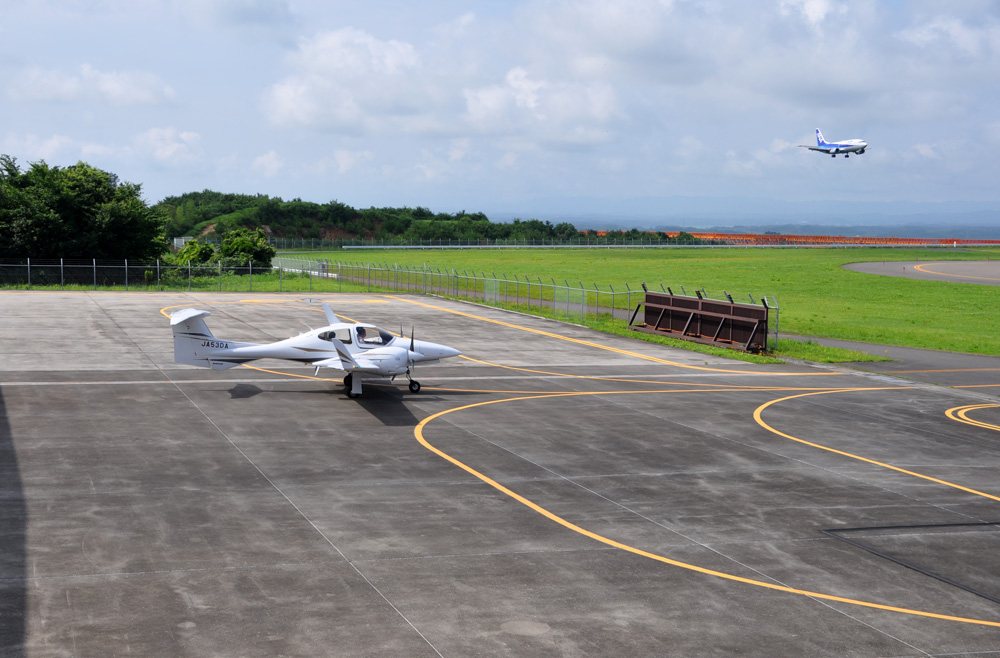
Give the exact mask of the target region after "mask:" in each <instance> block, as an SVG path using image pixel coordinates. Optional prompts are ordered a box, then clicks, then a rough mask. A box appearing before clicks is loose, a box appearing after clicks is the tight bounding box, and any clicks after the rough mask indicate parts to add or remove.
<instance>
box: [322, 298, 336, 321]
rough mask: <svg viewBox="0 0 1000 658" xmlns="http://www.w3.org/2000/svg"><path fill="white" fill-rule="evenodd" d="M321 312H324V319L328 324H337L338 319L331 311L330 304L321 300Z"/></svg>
mask: <svg viewBox="0 0 1000 658" xmlns="http://www.w3.org/2000/svg"><path fill="white" fill-rule="evenodd" d="M323 312H324V313H326V321H327V322H329V323H330V324H337V323H338V322H340V320H338V319H337V314H336V313H334V312H333V309H331V308H330V305H329V304H327V303H326V302H323Z"/></svg>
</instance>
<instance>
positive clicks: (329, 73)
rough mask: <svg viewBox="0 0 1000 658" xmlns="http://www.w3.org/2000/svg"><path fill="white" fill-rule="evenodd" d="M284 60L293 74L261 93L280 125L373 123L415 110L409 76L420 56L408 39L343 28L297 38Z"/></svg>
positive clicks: (355, 125) (361, 125)
mask: <svg viewBox="0 0 1000 658" xmlns="http://www.w3.org/2000/svg"><path fill="white" fill-rule="evenodd" d="M288 62H289V65H290V67H291V68H292V69H293V72H292V74H291V75H289V76H288V77H286V78H285V79H284V80H282V81H280V82H278V83H277V84H275V85H273V86H272V87H271V89H270V90H268V92H267V94H266V95H265V99H264V106H265V111H266V113H267V115H268V117H269V118H270V119H271V121H272V122H274V123H276V124H278V125H284V126H289V125H297V126H305V127H332V128H341V129H344V128H351V129H358V128H365V127H367V128H368V129H377V128H378V127H379V126H380V124H381V123H382V122H383V121H384V120H386V119H392V118H394V117H399V116H406V115H409V114H414V113H416V112H417V107H418V105H417V99H418V98H419V88H417V87H414V86H413V85H411V83H410V80H409V79H408V76H410V75H411V74H412V73H413V72H414V71H415V70H417V69H418V68H419V67H420V58H419V57H418V56H417V52H416V49H415V48H414V47H413V46H412V45H411V44H409V43H404V42H401V41H395V40H389V41H383V40H380V39H376V38H375V37H373V36H372V35H370V34H368V33H367V32H364V31H361V30H357V29H353V28H345V29H340V30H335V31H332V32H324V33H322V34H319V35H317V36H315V37H313V38H309V39H303V40H301V41H300V43H299V47H298V50H297V51H296V52H295V53H293V54H292V55H291V56H289V58H288Z"/></svg>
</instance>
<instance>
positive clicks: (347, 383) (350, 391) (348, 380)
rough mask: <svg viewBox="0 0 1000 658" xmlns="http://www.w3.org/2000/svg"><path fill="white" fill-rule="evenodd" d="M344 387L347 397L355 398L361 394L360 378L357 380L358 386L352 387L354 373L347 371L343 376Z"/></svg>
mask: <svg viewBox="0 0 1000 658" xmlns="http://www.w3.org/2000/svg"><path fill="white" fill-rule="evenodd" d="M344 388H346V389H347V397H349V398H356V397H360V395H361V380H358V388H357V390H355V389H354V375H353V374H352V373H347V376H346V377H344Z"/></svg>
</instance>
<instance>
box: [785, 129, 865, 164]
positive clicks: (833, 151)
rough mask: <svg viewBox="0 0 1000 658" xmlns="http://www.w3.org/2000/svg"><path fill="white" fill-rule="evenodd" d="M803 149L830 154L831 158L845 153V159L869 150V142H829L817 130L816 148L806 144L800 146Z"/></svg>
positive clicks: (852, 140)
mask: <svg viewBox="0 0 1000 658" xmlns="http://www.w3.org/2000/svg"><path fill="white" fill-rule="evenodd" d="M799 146H801V147H802V148H806V149H809V150H810V151H820V152H821V153H829V154H830V157H833V158H835V157H837V154H838V153H843V154H844V157H845V158H847V157H850V154H851V153H857V154H858V155H861V154H862V153H864V152H865V149H866V148H868V142H866V141H865V140H863V139H845V140H844V141H842V142H828V141H826V140H825V139H823V133H822V131H820V129H819V128H817V129H816V146H808V145H806V144H799Z"/></svg>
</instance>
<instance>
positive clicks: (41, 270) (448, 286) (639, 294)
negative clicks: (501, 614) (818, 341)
mask: <svg viewBox="0 0 1000 658" xmlns="http://www.w3.org/2000/svg"><path fill="white" fill-rule="evenodd" d="M0 288H6V289H46V290H52V289H55V290H126V291H143V290H150V291H186V290H189V291H204V292H211V291H217V292H287V293H295V292H310V293H335V292H419V293H427V294H430V293H433V294H438V295H444V296H447V297H452V298H455V299H465V300H469V301H475V302H479V303H486V304H491V305H495V306H502V307H506V308H514V309H518V310H524V311H528V312H530V311H531V310H532V309H544V310H546V311H548V313H550V314H552V315H554V316H555V317H561V318H565V319H566V320H582V319H591V318H593V319H600V318H602V317H608V318H611V319H618V320H623V321H625V322H628V321H629V320H630V318H631V317H632V316H633V314H634V312H635V310H636V308H637V306H638V305H640V304H641V303H643V301H644V300H645V295H646V288H648V289H650V290H656V289H657V288H658V289H659V291H662V292H664V293H666V292H667V291H668V290H670V289H669V288H667V287H665V286H664V285H663V284H656V285H649V286H647V285H646V284H629V283H627V282H626V283H622V284H618V285H614V284H603V285H599V284H597V283H590V284H589V285H588V284H585V283H584V282H583V281H569V280H568V279H565V278H564V279H556V278H554V277H544V278H543V277H541V276H530V277H529V276H526V275H517V274H506V273H502V272H501V273H497V272H487V271H479V272H476V271H471V272H470V271H467V270H457V269H441V268H433V267H428V266H426V265H423V266H407V265H398V264H389V263H370V262H348V261H336V262H331V261H330V260H323V259H320V260H309V259H297V258H288V257H277V258H274V259H273V260H272V262H271V266H270V267H261V266H258V265H255V264H253V263H246V265H245V266H244V265H239V266H233V265H223V264H221V263H215V264H210V265H191V264H184V265H174V264H168V263H166V262H163V261H153V262H132V261H127V260H126V261H100V260H96V259H90V260H70V259H59V260H45V261H41V260H35V259H22V260H2V261H0ZM674 288H677V289H679V290H680V291H681V292H680V295H681V296H689V297H692V298H697V297H702V298H708V297H709V294H708V292H707V291H706V290H705V289H704V288H702V289H699V290H696V291H691V292H690V293H689V292H688V291H687V290H685V288H684V287H683V286H674ZM671 294H674V293H671ZM723 295H724V297H725V298H727V299H728V300H729V301H730V302H732V297H731V296H730V295H729V293H728V292H725V291H723ZM719 299H722V298H719ZM744 299H745V300H748V301H749V303H750V304H758V305H763V304H762V302H764V298H761V299H756V300H755V299H754V297H753V296H752V295H747V297H745V298H744ZM744 303H745V302H744ZM766 303H767V305H768V307H769V308H770V310H771V312H772V313H773V314H774V322H773V331H771V332H770V335H771V336H773V339H774V340H777V336H778V322H777V314H778V310H779V309H778V304H777V300H775V299H774V298H773V297H770V298H768V299H767V302H766Z"/></svg>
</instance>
